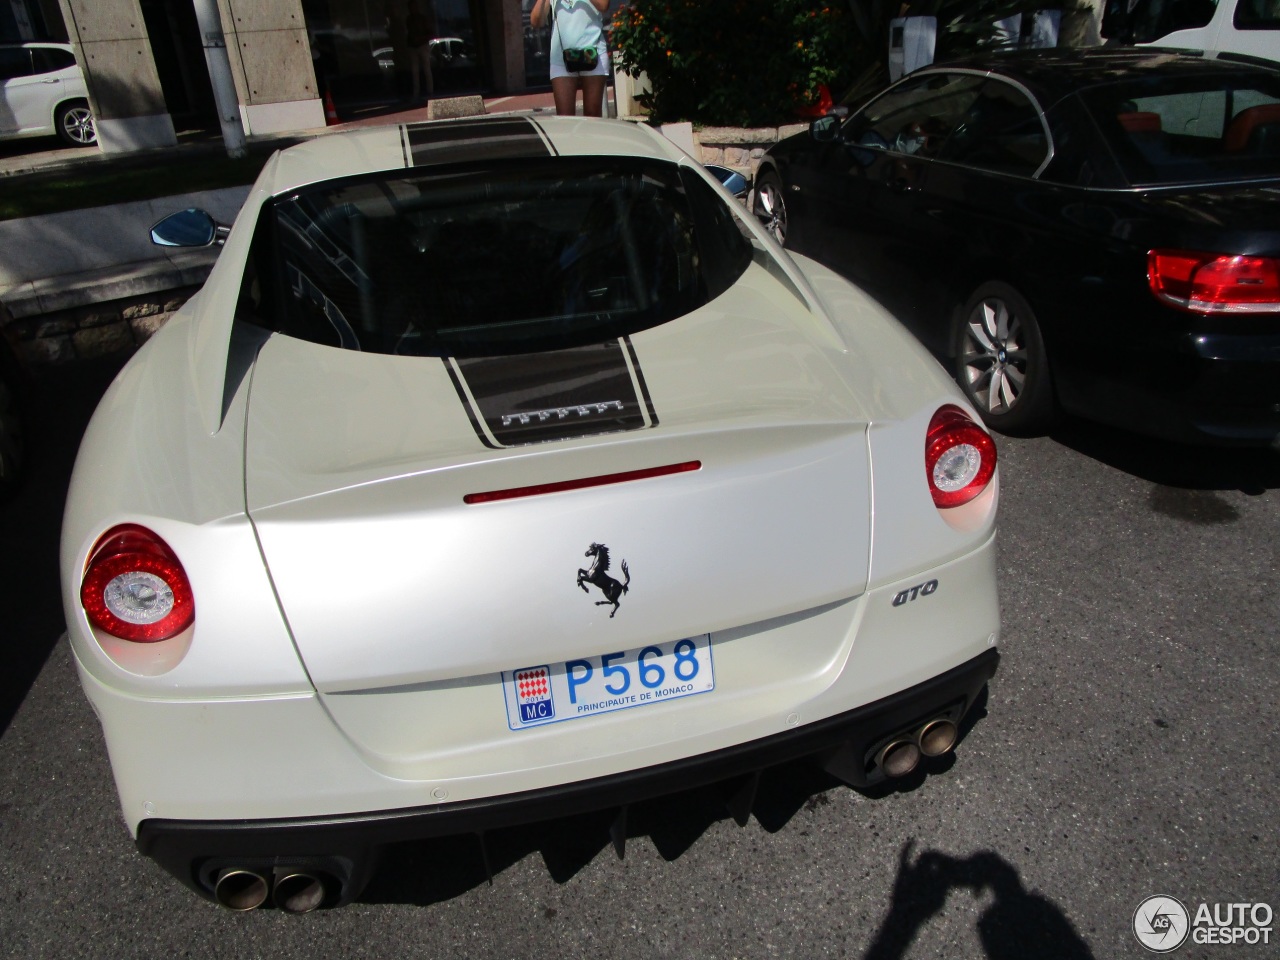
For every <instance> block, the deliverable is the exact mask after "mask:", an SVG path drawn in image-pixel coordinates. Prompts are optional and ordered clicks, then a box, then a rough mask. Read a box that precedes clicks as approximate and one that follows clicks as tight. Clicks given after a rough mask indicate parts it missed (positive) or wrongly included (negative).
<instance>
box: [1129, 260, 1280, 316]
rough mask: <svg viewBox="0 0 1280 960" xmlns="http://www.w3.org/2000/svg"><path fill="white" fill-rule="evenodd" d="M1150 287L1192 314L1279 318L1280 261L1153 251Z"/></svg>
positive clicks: (1149, 266)
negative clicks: (1272, 316) (1263, 314)
mask: <svg viewBox="0 0 1280 960" xmlns="http://www.w3.org/2000/svg"><path fill="white" fill-rule="evenodd" d="M1147 284H1148V285H1149V286H1150V287H1151V292H1152V293H1154V294H1155V295H1156V297H1157V298H1158V299H1160V300H1162V301H1164V302H1165V303H1168V304H1172V305H1173V306H1175V307H1177V308H1178V309H1180V310H1188V311H1190V312H1192V313H1276V312H1280V259H1276V258H1275V257H1245V256H1233V255H1230V254H1223V253H1201V252H1197V251H1193V250H1152V251H1151V252H1150V253H1148V254H1147Z"/></svg>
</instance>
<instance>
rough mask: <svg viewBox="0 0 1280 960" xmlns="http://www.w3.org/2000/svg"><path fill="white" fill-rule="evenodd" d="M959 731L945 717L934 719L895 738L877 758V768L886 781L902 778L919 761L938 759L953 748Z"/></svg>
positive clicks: (951, 721)
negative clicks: (922, 759) (928, 758)
mask: <svg viewBox="0 0 1280 960" xmlns="http://www.w3.org/2000/svg"><path fill="white" fill-rule="evenodd" d="M959 735H960V730H959V728H958V727H957V726H956V725H955V722H954V721H953V720H951V719H949V718H947V717H935V718H934V719H932V720H930V721H929V722H928V723H926V724H924V725H922V726H921V727H920V728H919V729H917V730H915V731H914V732H912V733H906V734H903V735H902V736H898V737H894V738H893V739H892V740H890V741H889V742H888V743H886V744H885V745H884V746H883V747H881V748H880V751H879V752H878V753H877V754H876V767H877V769H879V770H880V772H881V773H883V774H884V775H885V776H886V777H888V778H889V779H891V780H892V779H896V778H898V777H905V776H906V775H907V774H909V773H910V772H911V771H912V770H914V769H915V768H916V767H917V766H918V765H919V763H920V758H921V757H922V756H924V757H940V756H942V755H943V754H944V753H950V752H951V749H952V748H953V747H954V746H955V745H956V740H957V739H958V738H959Z"/></svg>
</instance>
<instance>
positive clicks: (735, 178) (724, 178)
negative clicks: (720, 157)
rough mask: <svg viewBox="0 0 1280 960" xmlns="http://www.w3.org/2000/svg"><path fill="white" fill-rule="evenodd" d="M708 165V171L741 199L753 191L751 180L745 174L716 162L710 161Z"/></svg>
mask: <svg viewBox="0 0 1280 960" xmlns="http://www.w3.org/2000/svg"><path fill="white" fill-rule="evenodd" d="M706 167H707V173H709V174H711V175H712V176H713V177H715V178H716V179H717V180H719V181H720V182H721V183H722V184H724V188H725V189H726V190H728V191H729V192H730V193H732V194H733V195H734V196H735V197H737V198H738V199H739V200H744V199H746V196H747V194H748V193H749V192H750V191H751V181H750V180H748V179H747V178H746V177H745V176H744V175H743V174H741V173H739V172H738V171H737V170H734V169H732V168H730V167H722V166H720V165H719V164H715V163H709V164H707V165H706Z"/></svg>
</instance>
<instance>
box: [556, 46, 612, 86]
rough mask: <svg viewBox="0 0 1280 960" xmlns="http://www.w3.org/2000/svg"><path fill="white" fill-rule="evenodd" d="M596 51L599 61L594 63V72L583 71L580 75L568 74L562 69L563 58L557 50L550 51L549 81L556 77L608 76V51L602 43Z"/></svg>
mask: <svg viewBox="0 0 1280 960" xmlns="http://www.w3.org/2000/svg"><path fill="white" fill-rule="evenodd" d="M597 49H598V50H599V51H600V59H599V60H597V61H596V68H595V69H594V70H583V71H582V72H581V73H570V72H569V71H568V70H566V69H565V68H564V58H563V57H562V56H561V54H560V51H559V50H552V51H551V79H552V80H555V79H556V78H557V77H607V76H608V75H609V50H608V49H607V48H606V47H605V45H604V44H603V43H602V44H600V46H599V47H597Z"/></svg>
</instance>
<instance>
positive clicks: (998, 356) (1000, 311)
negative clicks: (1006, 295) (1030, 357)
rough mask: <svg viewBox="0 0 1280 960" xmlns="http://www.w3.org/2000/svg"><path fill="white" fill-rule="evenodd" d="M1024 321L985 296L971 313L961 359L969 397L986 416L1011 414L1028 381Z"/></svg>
mask: <svg viewBox="0 0 1280 960" xmlns="http://www.w3.org/2000/svg"><path fill="white" fill-rule="evenodd" d="M1023 337H1024V333H1023V330H1022V320H1021V318H1020V317H1019V316H1018V315H1017V314H1016V313H1014V312H1013V311H1012V310H1011V309H1010V308H1009V304H1008V303H1006V302H1005V301H1004V300H1002V299H1000V298H999V297H985V298H983V299H982V300H981V301H979V302H978V303H977V304H976V305H975V306H974V307H973V308H972V310H971V311H970V313H969V316H968V318H967V320H966V323H965V344H964V350H963V351H962V353H961V356H960V362H961V364H962V369H963V372H964V377H965V383H966V384H967V385H968V387H969V394H970V396H971V397H972V398H973V399H974V400H975V401H976V402H977V403H978V405H979V406H980V407H981V408H982V410H983V412H984V413H990V414H994V415H996V416H999V415H1000V414H1005V413H1008V412H1009V411H1011V410H1012V409H1013V407H1014V406H1015V405H1016V404H1017V403H1018V400H1019V399H1020V397H1021V395H1022V391H1023V388H1024V387H1025V386H1026V382H1027V350H1026V345H1025V342H1024V340H1023Z"/></svg>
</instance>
